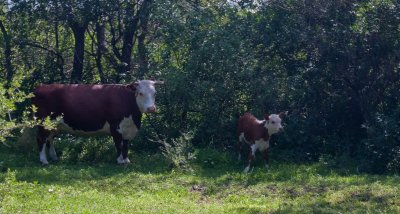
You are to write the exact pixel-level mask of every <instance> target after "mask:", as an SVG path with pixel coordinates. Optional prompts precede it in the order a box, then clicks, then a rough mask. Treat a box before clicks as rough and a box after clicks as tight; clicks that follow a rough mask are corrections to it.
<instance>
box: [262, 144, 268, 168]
mask: <svg viewBox="0 0 400 214" xmlns="http://www.w3.org/2000/svg"><path fill="white" fill-rule="evenodd" d="M263 158H264V163H265V168H268V167H269V166H268V163H269V156H268V148H267V149H265V150H264V151H263Z"/></svg>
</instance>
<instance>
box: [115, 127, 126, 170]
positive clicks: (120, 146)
mask: <svg viewBox="0 0 400 214" xmlns="http://www.w3.org/2000/svg"><path fill="white" fill-rule="evenodd" d="M111 135H112V137H113V140H114V144H115V148H116V149H117V155H118V158H117V163H119V164H126V163H130V160H129V159H128V141H127V140H124V139H123V138H122V135H121V133H119V132H118V131H117V130H116V129H112V130H111Z"/></svg>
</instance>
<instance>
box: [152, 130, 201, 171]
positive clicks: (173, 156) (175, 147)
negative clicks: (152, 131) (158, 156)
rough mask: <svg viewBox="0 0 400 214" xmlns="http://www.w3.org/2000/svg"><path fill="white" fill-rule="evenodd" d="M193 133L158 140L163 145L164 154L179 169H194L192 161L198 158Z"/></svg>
mask: <svg viewBox="0 0 400 214" xmlns="http://www.w3.org/2000/svg"><path fill="white" fill-rule="evenodd" d="M192 139H193V134H192V133H183V134H182V135H181V136H179V137H177V138H172V139H162V140H157V142H159V143H160V144H162V146H161V147H160V149H161V151H162V154H163V155H164V156H165V157H166V158H167V160H168V161H169V162H170V165H171V166H172V167H174V168H177V169H182V170H189V171H191V170H192V167H191V163H192V161H193V160H195V159H196V155H197V154H196V153H195V152H194V151H193V145H192V143H191V140H192Z"/></svg>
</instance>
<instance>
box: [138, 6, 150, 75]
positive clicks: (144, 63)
mask: <svg viewBox="0 0 400 214" xmlns="http://www.w3.org/2000/svg"><path fill="white" fill-rule="evenodd" d="M150 4H151V2H150V1H147V2H146V4H144V5H143V6H142V11H141V12H142V13H141V14H139V17H140V28H141V33H140V35H139V37H138V61H139V75H138V76H139V77H140V78H142V77H143V76H144V75H145V74H146V73H147V71H148V60H147V50H146V45H145V40H146V36H147V33H148V32H147V25H148V21H149V15H150Z"/></svg>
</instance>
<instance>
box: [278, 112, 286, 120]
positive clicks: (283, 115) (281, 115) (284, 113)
mask: <svg viewBox="0 0 400 214" xmlns="http://www.w3.org/2000/svg"><path fill="white" fill-rule="evenodd" d="M287 114H288V111H284V112H281V113H279V117H280V118H281V119H283V118H285V117H286V116H287Z"/></svg>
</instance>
